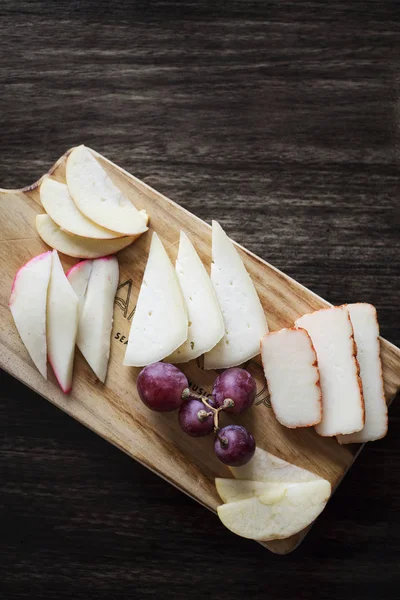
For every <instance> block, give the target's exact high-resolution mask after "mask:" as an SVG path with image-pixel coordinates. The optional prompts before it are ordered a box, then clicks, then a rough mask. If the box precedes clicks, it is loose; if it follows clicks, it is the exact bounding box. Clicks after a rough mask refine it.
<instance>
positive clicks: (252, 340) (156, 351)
mask: <svg viewBox="0 0 400 600" xmlns="http://www.w3.org/2000/svg"><path fill="white" fill-rule="evenodd" d="M212 259H213V262H212V265H211V279H210V277H209V275H208V273H207V271H206V269H205V267H204V265H203V263H202V261H201V259H200V257H199V256H198V254H197V252H196V250H195V248H194V247H193V245H192V243H191V242H190V240H189V238H188V237H187V235H186V234H185V233H184V232H181V235H180V242H179V250H178V256H177V260H176V265H175V268H174V267H173V265H172V263H171V261H170V259H169V257H168V255H167V252H166V251H165V248H164V247H163V245H162V243H161V241H160V239H159V237H158V236H157V234H156V233H153V237H152V241H151V246H150V252H149V257H148V261H147V265H146V269H145V272H144V276H143V281H142V285H141V288H140V291H139V297H138V300H137V305H136V310H135V314H134V316H133V319H132V324H131V330H130V334H129V340H128V345H127V349H126V354H125V361H124V364H125V365H129V366H135V367H142V366H145V365H148V364H150V363H153V362H156V361H159V360H163V359H167V360H168V361H169V362H173V363H184V362H188V361H190V360H192V359H194V358H197V357H199V356H201V355H204V367H205V368H206V369H224V368H228V367H232V366H235V365H239V364H242V363H243V362H245V361H247V360H249V359H251V358H253V357H254V356H256V355H257V354H259V352H260V338H261V337H262V336H263V335H265V333H267V332H268V325H267V321H266V318H265V314H264V310H263V308H262V305H261V302H260V300H259V298H258V295H257V292H256V290H255V287H254V284H253V282H252V280H251V278H250V275H249V274H248V272H247V271H246V268H245V266H244V264H243V261H242V259H241V258H240V256H239V254H238V252H237V250H236V249H235V247H234V245H233V243H232V241H231V240H230V239H229V238H228V236H227V235H226V233H225V232H224V231H223V229H222V228H221V226H220V225H219V224H218V223H217V222H216V221H214V222H213V225H212Z"/></svg>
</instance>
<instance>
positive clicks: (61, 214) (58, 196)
mask: <svg viewBox="0 0 400 600" xmlns="http://www.w3.org/2000/svg"><path fill="white" fill-rule="evenodd" d="M40 202H41V203H42V206H43V208H44V209H45V211H46V212H47V214H48V215H50V217H51V218H52V219H53V221H55V223H57V225H59V226H60V227H61V229H63V230H64V231H67V232H68V233H72V234H73V235H80V236H82V237H87V238H94V239H98V240H111V239H114V238H118V237H121V235H122V234H121V233H116V232H115V231H109V230H108V229H104V227H100V226H99V225H96V223H93V221H91V220H90V219H88V218H87V217H85V215H84V214H83V213H81V211H80V210H78V208H77V206H76V204H75V202H74V201H73V200H72V198H71V196H70V193H69V191H68V188H67V186H66V185H65V183H60V182H59V181H56V180H55V179H51V178H50V177H46V178H45V179H44V180H43V183H42V185H41V186H40Z"/></svg>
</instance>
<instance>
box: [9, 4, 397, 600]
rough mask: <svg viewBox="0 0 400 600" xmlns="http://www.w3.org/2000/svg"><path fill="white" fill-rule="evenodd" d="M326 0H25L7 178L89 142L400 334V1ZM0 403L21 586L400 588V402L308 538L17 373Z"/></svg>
mask: <svg viewBox="0 0 400 600" xmlns="http://www.w3.org/2000/svg"><path fill="white" fill-rule="evenodd" d="M321 4H324V3H313V2H252V1H249V2H235V1H232V2H231V3H230V4H229V6H228V5H227V4H226V3H218V2H213V3H208V2H202V3H196V2H180V3H174V2H161V1H160V2H151V3H150V2H149V3H148V2H146V3H145V2H136V3H129V4H128V3H126V4H124V3H123V2H121V3H116V2H107V3H105V2H96V3H94V2H80V3H67V2H57V3H53V2H47V3H44V2H28V1H24V2H20V3H18V5H17V4H15V3H11V2H9V1H8V0H6V1H5V2H3V3H2V5H1V7H0V11H1V13H0V14H1V16H2V37H1V40H0V50H1V62H0V72H1V81H2V84H3V87H2V94H1V97H0V111H1V112H0V114H1V116H2V138H1V139H2V143H1V148H0V169H1V171H0V174H1V183H0V185H1V186H2V187H20V186H21V185H24V184H28V183H31V182H32V181H34V180H35V179H36V178H37V177H38V176H39V175H41V174H42V173H43V172H44V171H46V170H47V168H48V167H49V166H50V165H51V163H52V162H53V160H54V157H55V156H58V155H60V154H61V153H62V152H63V151H64V149H65V148H66V147H69V146H72V145H74V144H76V143H77V142H80V141H83V142H85V143H87V144H88V145H91V146H93V147H95V148H96V149H98V150H99V151H101V152H103V153H104V154H106V155H107V156H108V157H110V158H111V159H113V160H114V161H115V162H117V163H118V164H120V165H121V166H123V167H124V168H126V169H127V170H129V171H131V172H133V173H135V174H136V175H138V176H139V177H141V178H143V179H144V180H145V181H147V182H148V183H149V184H150V185H152V186H154V187H156V188H157V189H159V190H160V191H161V192H163V193H165V194H166V195H168V196H170V197H173V198H174V199H175V200H177V201H178V202H179V203H181V204H182V205H184V206H186V207H187V208H189V209H190V210H191V211H193V212H194V213H195V214H197V215H198V216H200V217H202V218H205V219H206V220H210V218H211V217H213V218H217V219H219V220H220V221H221V223H222V224H223V225H225V226H226V228H227V229H228V230H229V231H230V233H231V235H232V237H233V238H234V239H236V240H237V241H239V242H241V243H243V244H244V245H245V246H246V247H248V248H249V249H250V250H252V251H254V252H256V253H257V254H259V255H260V256H262V257H263V258H265V259H266V260H268V261H269V262H271V263H272V264H274V265H275V266H277V267H279V268H281V269H282V270H284V271H285V272H287V273H288V274H290V275H292V276H293V277H295V278H296V279H298V280H299V281H300V282H301V283H303V284H305V285H307V286H308V287H310V288H311V289H313V290H314V291H315V292H317V293H318V294H320V295H321V296H323V297H325V298H326V299H328V300H329V301H331V302H333V303H339V302H343V301H350V302H352V301H356V300H359V299H363V300H368V301H371V302H373V303H374V304H375V305H376V306H377V308H378V311H379V317H380V323H381V331H382V334H383V336H384V337H387V338H388V339H389V340H390V341H392V342H393V343H395V344H397V345H399V343H400V329H399V323H398V319H397V307H398V296H399V272H400V271H399V253H398V242H399V221H400V217H399V212H398V210H399V209H398V183H399V177H398V164H397V162H398V160H397V159H398V156H397V148H398V76H397V72H398V56H399V45H400V44H399V27H398V25H399V9H398V5H397V3H396V2H385V1H381V2H368V3H363V6H362V9H360V3H359V2H341V3H337V4H331V5H327V4H325V5H324V6H321ZM38 149H40V152H38ZM0 410H1V420H0V422H1V427H2V431H3V435H2V436H1V446H0V447H1V452H0V473H1V475H2V481H3V484H2V492H1V496H0V503H1V523H2V539H1V545H0V555H1V567H0V570H1V574H0V590H1V591H2V592H3V595H4V597H5V598H24V597H25V598H31V597H40V598H54V597H59V598H71V597H73V598H87V597H88V596H91V595H96V596H97V597H98V598H110V597H111V598H124V597H126V596H127V595H128V594H130V595H134V597H138V598H145V597H148V596H156V597H157V596H158V595H161V594H162V595H163V596H165V597H170V598H180V597H182V598H183V597H187V595H188V593H190V592H191V591H192V593H194V591H195V592H197V596H198V597H203V596H205V595H208V596H210V595H211V596H214V597H220V595H221V593H222V592H223V593H224V594H227V595H229V596H230V597H231V598H235V597H237V598H239V597H240V598H241V597H243V596H245V597H246V595H247V596H249V597H257V598H258V597H259V598H263V597H265V596H266V595H267V594H270V595H272V596H273V597H275V598H291V597H296V598H299V597H301V598H308V597H309V596H310V590H311V588H312V589H314V590H316V589H317V590H318V594H319V596H320V597H321V598H337V597H340V598H347V597H348V598H350V597H351V598H353V599H354V598H355V599H358V598H376V597H385V598H390V599H392V598H393V599H394V598H397V591H398V588H397V586H398V584H399V574H398V569H397V568H396V566H397V564H398V562H399V552H398V536H399V521H398V515H397V499H398V497H399V492H400V488H399V462H398V460H399V454H398V447H397V445H398V443H397V439H398V435H399V433H400V432H399V413H398V408H397V406H396V403H395V404H394V405H393V407H392V409H391V413H390V417H391V421H390V431H389V435H388V436H387V438H385V440H382V441H381V442H377V443H375V444H371V445H370V446H369V447H367V449H366V450H365V451H364V452H363V454H362V455H361V457H360V459H359V461H358V462H357V465H356V466H355V467H354V468H353V469H352V472H351V476H349V477H348V478H347V479H346V481H345V482H344V483H343V484H342V486H341V488H340V489H339V491H338V492H337V494H336V495H335V497H334V498H333V500H332V502H331V503H330V506H329V507H328V509H327V511H326V512H325V515H324V522H323V523H318V524H317V525H316V526H315V528H313V530H312V531H311V534H310V535H309V537H308V540H307V542H306V543H305V544H304V545H303V546H302V547H301V548H300V549H299V550H298V551H297V552H296V553H295V554H292V555H290V556H289V557H286V558H281V557H274V556H272V555H267V556H266V554H265V550H263V549H262V548H258V547H257V546H256V545H254V544H252V543H251V542H246V541H244V540H240V539H236V538H234V537H233V536H232V535H231V534H230V533H229V532H227V531H225V530H223V528H222V527H221V526H220V525H219V524H218V522H217V521H216V519H215V517H214V516H213V515H211V514H208V513H207V511H204V509H203V508H201V507H198V506H197V505H196V504H195V503H193V502H192V501H191V500H189V499H187V498H186V497H185V496H183V495H182V494H180V493H179V492H177V491H176V490H174V489H173V488H171V487H170V486H168V485H167V484H164V483H163V482H161V481H159V480H158V478H155V477H154V476H153V475H151V474H150V473H147V472H146V471H145V470H144V469H143V468H141V467H140V466H139V465H136V464H135V463H133V462H132V461H131V460H129V459H128V458H126V457H125V456H123V455H122V454H121V453H118V452H117V451H115V450H113V449H112V448H109V447H108V446H107V445H106V444H105V443H104V442H102V441H101V440H99V439H97V438H96V436H94V435H92V434H90V433H89V432H87V431H86V430H84V429H83V428H82V427H80V426H79V425H77V424H76V423H73V422H72V420H71V419H69V418H67V417H66V416H64V415H62V414H60V413H59V412H58V411H56V409H54V408H52V407H51V406H48V405H47V403H45V401H43V400H41V399H40V398H38V397H37V396H34V395H33V394H32V393H31V392H28V391H27V390H26V389H25V388H24V387H23V386H21V385H20V384H18V383H16V382H15V381H13V380H11V379H10V378H9V377H8V376H6V375H2V377H1V404H0ZM160 531H161V532H162V535H161V536H160ZM227 554H228V557H229V563H230V565H234V568H232V569H229V568H225V569H224V570H223V572H222V567H221V563H223V561H224V558H227ZM221 587H222V588H223V589H221Z"/></svg>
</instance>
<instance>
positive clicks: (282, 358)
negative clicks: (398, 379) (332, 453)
mask: <svg viewBox="0 0 400 600" xmlns="http://www.w3.org/2000/svg"><path fill="white" fill-rule="evenodd" d="M261 356H262V361H263V365H264V372H265V376H266V379H267V383H268V388H269V392H270V396H271V404H272V407H273V410H274V413H275V415H276V417H277V419H278V421H279V422H280V423H282V425H285V426H286V427H306V426H311V425H313V426H315V428H316V431H317V433H319V435H322V436H337V439H338V441H339V442H340V443H341V444H346V443H351V442H367V441H373V440H377V439H380V438H382V437H384V436H385V434H386V432H387V421H388V419H387V406H386V401H385V395H384V389H383V380H382V366H381V359H380V346H379V326H378V321H377V315H376V310H375V308H374V306H372V305H371V304H366V303H358V304H349V305H344V306H334V307H332V308H326V309H322V310H318V311H316V312H314V313H311V314H307V315H304V316H302V317H300V318H299V319H297V321H296V323H295V328H293V329H282V330H281V331H277V332H273V333H268V334H267V335H266V336H264V337H263V339H262V340H261Z"/></svg>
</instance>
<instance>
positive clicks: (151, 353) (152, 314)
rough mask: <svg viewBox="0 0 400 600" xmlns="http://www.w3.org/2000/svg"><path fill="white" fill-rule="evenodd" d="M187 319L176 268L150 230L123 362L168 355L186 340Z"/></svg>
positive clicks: (136, 363) (141, 361)
mask: <svg viewBox="0 0 400 600" xmlns="http://www.w3.org/2000/svg"><path fill="white" fill-rule="evenodd" d="M187 335H188V319H187V313H186V306H185V301H184V299H183V295H182V291H181V288H180V285H179V281H178V278H177V276H176V273H175V269H174V267H173V266H172V264H171V261H170V259H169V257H168V254H167V253H166V251H165V249H164V246H163V245H162V243H161V241H160V238H159V237H158V235H157V234H156V233H153V237H152V240H151V246H150V252H149V257H148V260H147V264H146V269H145V272H144V275H143V281H142V285H141V287H140V291H139V297H138V300H137V304H136V310H135V314H134V315H133V319H132V324H131V330H130V332H129V340H128V345H127V347H126V353H125V360H124V365H128V366H131V367H144V366H145V365H148V364H150V363H153V362H157V361H159V360H162V359H163V358H165V357H166V356H169V355H170V354H172V352H174V350H176V349H177V348H179V346H181V345H182V344H183V342H184V341H186V339H187Z"/></svg>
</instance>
